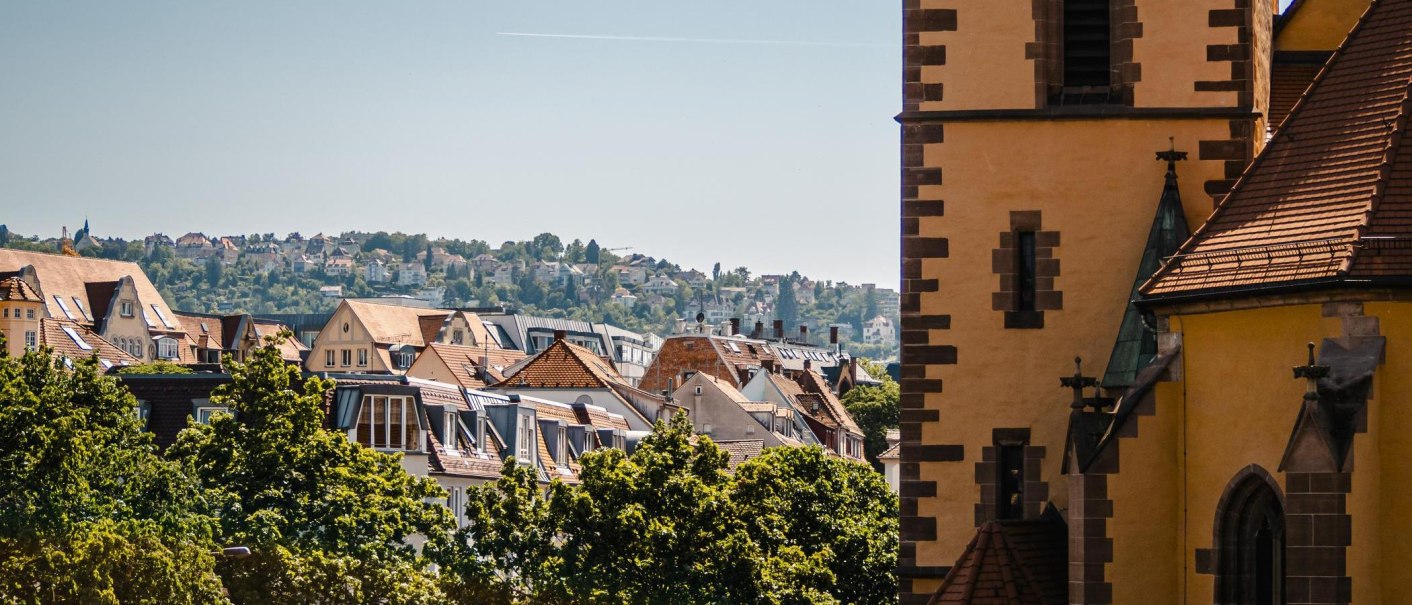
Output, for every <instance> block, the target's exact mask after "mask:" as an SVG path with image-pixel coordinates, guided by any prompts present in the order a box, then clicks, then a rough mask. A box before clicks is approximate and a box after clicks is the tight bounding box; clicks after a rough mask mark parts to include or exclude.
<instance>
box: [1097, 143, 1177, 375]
mask: <svg viewBox="0 0 1412 605" xmlns="http://www.w3.org/2000/svg"><path fill="white" fill-rule="evenodd" d="M1186 156H1187V154H1186V152H1185V151H1177V150H1176V147H1175V144H1174V145H1173V148H1172V149H1171V150H1168V151H1161V152H1158V153H1157V159H1158V160H1163V161H1166V162H1167V177H1166V178H1167V183H1166V185H1165V186H1164V187H1163V188H1162V197H1161V199H1160V200H1158V202H1157V215H1156V216H1154V217H1153V218H1152V228H1151V229H1150V230H1149V231H1148V233H1147V247H1145V248H1143V250H1142V260H1141V261H1140V262H1139V263H1138V266H1137V277H1136V278H1135V279H1134V280H1133V289H1132V294H1131V295H1130V296H1129V297H1128V308H1127V311H1126V312H1124V313H1123V323H1122V324H1120V325H1119V327H1118V340H1117V342H1115V343H1113V354H1112V355H1110V356H1109V357H1108V370H1107V371H1106V372H1104V373H1103V382H1102V384H1103V386H1104V387H1105V388H1118V387H1126V386H1130V385H1132V383H1133V378H1134V377H1136V376H1137V371H1138V370H1140V369H1142V367H1143V366H1145V365H1147V364H1148V363H1150V362H1151V361H1152V359H1153V358H1154V357H1156V356H1157V334H1156V332H1155V331H1154V330H1153V329H1152V327H1151V326H1150V325H1148V324H1147V322H1146V321H1145V320H1144V317H1143V313H1142V311H1140V310H1139V309H1138V308H1137V306H1136V305H1134V304H1133V301H1135V300H1137V299H1138V297H1140V296H1141V294H1140V293H1139V291H1138V290H1139V288H1141V287H1142V284H1144V283H1146V282H1147V280H1148V279H1149V278H1151V277H1152V275H1153V274H1155V273H1157V270H1158V269H1159V268H1161V266H1162V261H1163V260H1164V259H1166V258H1167V257H1170V256H1172V255H1173V254H1175V253H1176V252H1177V250H1178V249H1179V248H1180V247H1181V245H1182V243H1183V242H1185V241H1186V240H1187V238H1188V237H1190V236H1191V228H1190V227H1188V226H1187V222H1186V214H1184V213H1183V212H1182V196H1181V192H1180V191H1179V190H1178V189H1177V162H1180V161H1182V160H1185V159H1186Z"/></svg>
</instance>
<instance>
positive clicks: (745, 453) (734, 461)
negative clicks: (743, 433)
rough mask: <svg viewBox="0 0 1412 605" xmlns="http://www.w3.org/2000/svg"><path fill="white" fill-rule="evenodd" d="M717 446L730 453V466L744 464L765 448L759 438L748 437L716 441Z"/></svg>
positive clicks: (734, 466) (733, 468)
mask: <svg viewBox="0 0 1412 605" xmlns="http://www.w3.org/2000/svg"><path fill="white" fill-rule="evenodd" d="M716 445H717V446H720V448H721V449H722V450H725V452H726V453H727V454H730V462H729V464H730V468H731V470H735V468H736V467H738V466H740V465H742V464H745V462H746V461H748V460H750V459H751V458H755V457H758V456H759V455H760V453H761V452H763V451H764V450H765V442H764V440H761V439H749V440H744V441H717V442H716Z"/></svg>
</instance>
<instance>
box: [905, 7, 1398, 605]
mask: <svg viewBox="0 0 1412 605" xmlns="http://www.w3.org/2000/svg"><path fill="white" fill-rule="evenodd" d="M1277 6H1278V4H1277V3H1276V2H1242V3H1230V2H1216V1H1206V0H1189V1H1184V2H1162V3H1154V2H1137V3H1120V2H1114V3H1100V2H1076V1H1070V2H1064V3H1052V2H1039V3H1033V4H1032V5H1031V4H1026V5H1025V6H1024V7H1023V8H1022V9H1020V8H1019V7H1018V6H1015V7H1013V8H1016V9H1017V10H1014V11H1005V10H1000V9H1001V7H1000V3H994V2H988V3H964V2H950V3H923V4H922V5H920V7H919V6H914V5H913V6H908V7H907V8H906V10H905V11H904V12H903V27H902V31H903V32H905V34H904V36H905V39H904V47H905V48H904V50H905V52H904V53H903V54H904V65H903V70H904V71H903V73H904V79H905V83H904V94H903V107H902V110H903V111H902V112H901V115H900V117H899V121H900V122H901V128H902V137H901V143H902V153H900V158H901V159H902V167H901V174H902V184H901V197H902V200H901V204H900V207H901V213H902V223H901V224H902V230H903V231H902V234H901V250H902V259H901V267H902V278H903V279H902V287H903V290H902V293H901V321H902V332H901V341H902V343H903V344H902V347H901V368H900V372H899V375H900V377H901V381H900V382H901V388H902V399H901V401H902V404H901V405H902V423H901V427H900V430H901V437H902V443H901V445H900V447H899V455H900V461H899V468H900V471H901V475H902V476H901V486H900V487H901V489H900V494H901V495H900V504H901V507H900V509H901V511H902V512H901V519H900V527H901V533H900V539H901V545H900V549H899V560H898V570H897V573H898V578H899V583H900V586H899V589H900V592H901V596H900V602H901V603H903V604H911V603H915V604H921V603H964V602H976V601H975V600H972V599H970V598H968V597H967V595H972V596H974V595H981V594H1004V593H998V592H994V591H995V590H996V589H1001V590H1006V589H1009V590H1010V592H1009V594H1008V595H1007V599H1008V600H1009V601H1010V602H1035V603H1040V602H1067V603H1141V602H1158V603H1300V604H1309V603H1321V604H1330V603H1340V604H1346V603H1402V602H1408V601H1409V600H1412V583H1409V582H1407V581H1406V580H1405V579H1403V578H1402V577H1401V575H1400V574H1401V571H1400V570H1402V569H1404V568H1406V567H1407V565H1408V564H1409V562H1412V550H1409V549H1407V548H1404V547H1402V546H1401V540H1400V538H1401V536H1403V535H1405V534H1406V527H1405V523H1403V522H1402V521H1401V519H1400V518H1399V516H1398V515H1397V514H1396V513H1395V512H1390V511H1401V510H1405V509H1407V508H1408V507H1409V506H1412V492H1410V491H1409V490H1406V489H1405V488H1404V487H1403V484H1404V481H1403V479H1404V477H1405V476H1406V475H1407V471H1406V470H1404V469H1405V467H1406V465H1405V464H1402V462H1401V460H1403V459H1404V457H1405V455H1406V454H1408V453H1409V442H1408V440H1407V438H1406V429H1405V427H1406V426H1407V425H1408V421H1409V411H1408V410H1409V409H1412V391H1409V388H1412V386H1409V383H1408V381H1407V380H1406V378H1405V377H1407V376H1412V356H1409V355H1407V352H1406V351H1404V350H1403V348H1404V347H1407V346H1409V345H1408V343H1412V320H1410V319H1409V318H1412V306H1409V302H1408V301H1409V300H1412V296H1409V284H1412V260H1409V259H1412V240H1409V234H1412V223H1409V217H1412V203H1409V200H1412V164H1409V159H1412V150H1409V145H1412V136H1408V133H1407V129H1408V127H1409V124H1408V116H1409V107H1412V106H1409V103H1408V91H1409V89H1412V35H1409V31H1412V30H1409V24H1412V2H1408V1H1406V0H1374V1H1371V2H1370V1H1369V0H1300V1H1298V2H1294V3H1292V4H1290V5H1289V8H1288V9H1287V10H1286V12H1285V13H1284V14H1282V15H1280V16H1279V17H1278V18H1276V16H1275V15H1274V14H1273V13H1274V12H1275V10H1276V9H1277ZM1006 48H1023V49H1026V50H1025V52H1023V53H1009V52H1006V51H1005V50H1004V49H1006ZM943 58H944V63H945V67H944V68H943V67H940V65H941V63H943ZM943 86H944V88H945V95H942V94H941V91H942V88H943ZM1276 120H1279V121H1278V123H1275V122H1276ZM1154 156H1155V158H1154ZM1000 158H1003V160H1000ZM1154 159H1155V160H1156V161H1154ZM943 173H944V178H943ZM943 200H944V202H943ZM943 205H944V206H945V212H943V211H942V206H943ZM963 208H964V209H965V210H963V211H955V212H954V210H956V209H963ZM1213 208H1214V211H1213ZM986 261H988V262H986ZM986 294H989V296H986ZM1309 343H1312V344H1309ZM1291 368H1294V369H1293V371H1291ZM1060 377H1062V378H1061V379H1060V380H1059V381H1056V378H1060ZM1061 384H1062V385H1063V386H1062V388H1061V387H1060V385H1061ZM943 387H944V388H943ZM1005 573H1010V574H1012V575H1011V577H1025V578H1027V579H1031V580H1032V581H1026V582H1014V581H1012V582H1010V583H1008V584H1003V583H1001V582H997V581H996V580H997V579H1001V578H1003V577H1004V576H1003V574H1005Z"/></svg>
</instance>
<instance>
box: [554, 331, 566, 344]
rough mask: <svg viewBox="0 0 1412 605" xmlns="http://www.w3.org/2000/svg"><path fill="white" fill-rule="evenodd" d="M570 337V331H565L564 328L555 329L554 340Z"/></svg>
mask: <svg viewBox="0 0 1412 605" xmlns="http://www.w3.org/2000/svg"><path fill="white" fill-rule="evenodd" d="M568 337H569V333H568V332H565V331H563V330H555V331H554V340H555V341H560V340H564V339H565V338H568Z"/></svg>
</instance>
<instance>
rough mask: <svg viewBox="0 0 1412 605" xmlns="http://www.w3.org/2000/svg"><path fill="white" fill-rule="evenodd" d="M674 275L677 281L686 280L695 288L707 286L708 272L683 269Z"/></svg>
mask: <svg viewBox="0 0 1412 605" xmlns="http://www.w3.org/2000/svg"><path fill="white" fill-rule="evenodd" d="M672 277H673V278H674V279H676V280H677V281H683V282H686V285H688V286H691V288H692V289H693V290H700V289H702V288H705V287H706V274H705V273H702V272H700V271H697V270H696V269H692V270H690V271H683V272H681V273H678V274H676V275H674V276H672Z"/></svg>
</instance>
